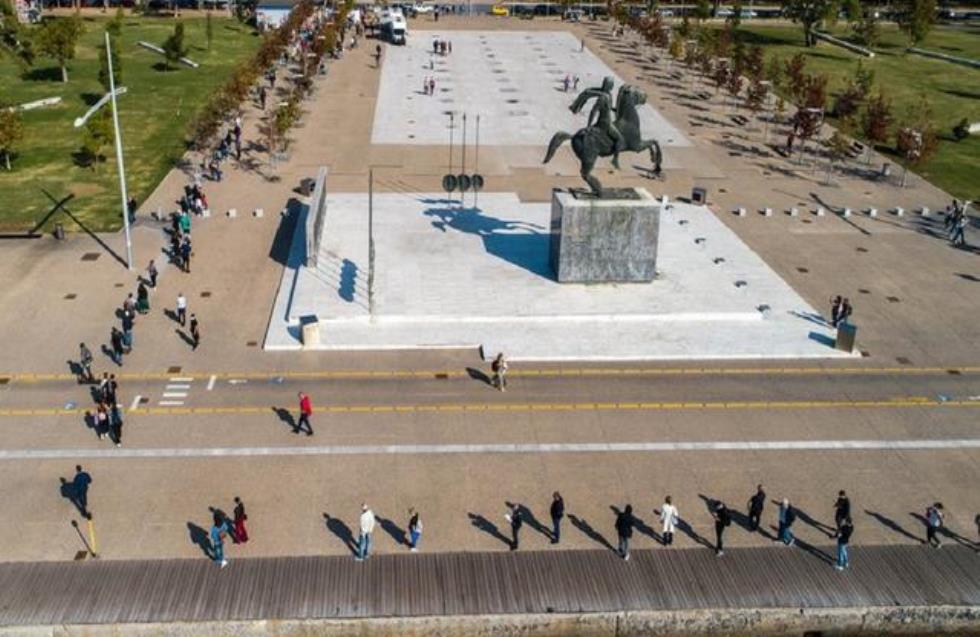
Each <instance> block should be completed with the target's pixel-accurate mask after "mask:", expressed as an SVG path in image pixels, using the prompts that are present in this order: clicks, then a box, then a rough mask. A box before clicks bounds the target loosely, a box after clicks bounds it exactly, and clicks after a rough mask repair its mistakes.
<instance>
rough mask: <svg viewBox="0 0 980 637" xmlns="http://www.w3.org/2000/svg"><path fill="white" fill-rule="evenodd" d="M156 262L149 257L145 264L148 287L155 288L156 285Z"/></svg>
mask: <svg viewBox="0 0 980 637" xmlns="http://www.w3.org/2000/svg"><path fill="white" fill-rule="evenodd" d="M158 274H159V272H157V264H156V263H154V262H153V259H150V264H149V265H148V266H146V276H147V277H149V279H150V287H151V288H154V289H156V287H157V275H158Z"/></svg>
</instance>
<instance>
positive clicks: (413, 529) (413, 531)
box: [408, 509, 422, 553]
mask: <svg viewBox="0 0 980 637" xmlns="http://www.w3.org/2000/svg"><path fill="white" fill-rule="evenodd" d="M421 537H422V518H421V517H420V516H419V512H418V511H416V510H415V509H409V510H408V546H409V550H410V551H411V552H412V553H415V552H416V551H418V550H419V539H421Z"/></svg>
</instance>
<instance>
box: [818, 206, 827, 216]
mask: <svg viewBox="0 0 980 637" xmlns="http://www.w3.org/2000/svg"><path fill="white" fill-rule="evenodd" d="M826 214H827V211H826V210H824V209H823V206H820V207H818V208H817V216H818V217H823V216H824V215H826Z"/></svg>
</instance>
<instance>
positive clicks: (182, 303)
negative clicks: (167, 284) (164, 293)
mask: <svg viewBox="0 0 980 637" xmlns="http://www.w3.org/2000/svg"><path fill="white" fill-rule="evenodd" d="M177 322H178V323H180V326H181V327H183V326H184V325H185V324H186V323H187V297H186V296H184V293H183V292H178V293H177Z"/></svg>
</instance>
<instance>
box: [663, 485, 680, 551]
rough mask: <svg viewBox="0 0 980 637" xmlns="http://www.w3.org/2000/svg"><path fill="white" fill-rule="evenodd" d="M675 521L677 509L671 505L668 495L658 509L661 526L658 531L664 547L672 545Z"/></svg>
mask: <svg viewBox="0 0 980 637" xmlns="http://www.w3.org/2000/svg"><path fill="white" fill-rule="evenodd" d="M677 519H678V513H677V507H675V506H674V505H673V503H672V502H671V499H670V496H669V495H668V496H667V497H666V498H665V499H664V504H663V506H662V507H660V523H661V525H662V526H661V529H660V531H661V533H663V536H664V545H665V546H670V545H671V544H673V543H674V527H675V525H676V524H677Z"/></svg>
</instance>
